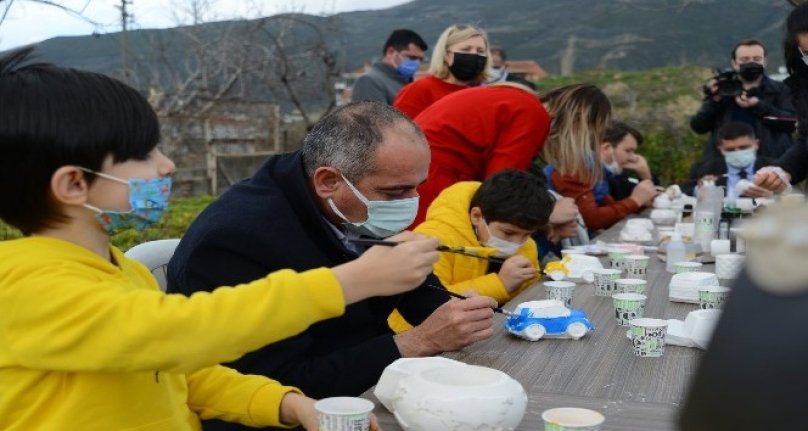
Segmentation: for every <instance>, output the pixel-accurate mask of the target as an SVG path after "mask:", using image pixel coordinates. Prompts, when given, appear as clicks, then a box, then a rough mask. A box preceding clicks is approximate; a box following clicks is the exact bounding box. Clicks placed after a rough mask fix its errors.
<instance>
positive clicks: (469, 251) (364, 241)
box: [349, 238, 505, 265]
mask: <svg viewBox="0 0 808 431" xmlns="http://www.w3.org/2000/svg"><path fill="white" fill-rule="evenodd" d="M349 241H351V242H352V243H354V244H356V245H364V246H368V247H370V246H374V245H382V246H385V247H395V246H397V245H399V244H400V243H399V242H396V241H386V240H383V239H371V238H357V239H350V240H349ZM438 251H443V252H447V253H455V254H462V255H463V256H469V257H475V258H477V259H484V260H487V261H489V262H491V263H496V264H500V265H501V264H502V263H503V262H505V259H503V258H500V257H494V256H485V255H483V254H482V253H479V252H477V251H476V250H475V249H474V248H473V247H466V246H462V245H458V246H453V245H446V244H439V245H438Z"/></svg>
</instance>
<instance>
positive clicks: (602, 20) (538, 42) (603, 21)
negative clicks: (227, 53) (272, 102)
mask: <svg viewBox="0 0 808 431" xmlns="http://www.w3.org/2000/svg"><path fill="white" fill-rule="evenodd" d="M790 8H791V6H790V5H789V4H788V2H787V1H785V0H496V1H492V0H441V1H435V0H415V1H412V2H409V3H405V4H402V5H399V6H396V7H392V8H389V9H384V10H376V11H357V12H348V13H341V14H337V15H334V16H332V17H329V18H328V20H330V22H331V24H332V25H336V27H338V29H337V30H329V34H328V36H327V37H328V39H329V42H330V43H331V44H332V47H333V48H334V49H335V51H336V52H338V53H339V54H340V59H339V64H340V66H342V68H344V70H352V69H354V68H357V67H359V66H361V65H362V64H363V63H364V62H366V61H369V60H371V59H373V58H377V57H378V56H379V55H380V53H381V45H382V44H383V43H384V40H385V38H386V37H387V35H388V34H389V33H390V31H391V30H392V29H395V28H411V29H413V30H415V31H417V32H419V33H420V34H421V35H422V36H423V37H424V39H425V40H426V41H427V43H429V44H430V46H432V45H434V43H435V41H436V40H437V38H438V36H439V35H440V33H441V32H442V31H443V29H444V28H446V27H447V26H448V25H450V24H453V23H469V24H474V25H478V26H480V27H482V28H484V29H486V30H487V31H488V33H489V38H490V39H491V42H492V43H493V44H495V45H498V46H501V47H504V48H505V49H506V50H507V51H508V55H509V57H510V58H513V59H532V60H536V61H537V62H538V63H539V64H541V65H542V67H543V68H544V69H545V70H547V71H548V72H550V73H560V72H561V71H562V66H561V64H562V60H563V61H564V62H565V63H566V65H565V67H564V72H574V71H581V70H588V69H593V68H606V69H612V70H642V69H648V68H653V67H660V66H670V65H682V64H699V65H703V66H708V67H715V66H722V67H723V66H726V65H727V63H728V60H729V52H730V49H731V48H732V46H733V45H734V44H735V43H736V42H737V41H739V40H741V39H746V38H757V39H761V40H762V41H763V42H764V43H766V45H767V46H768V48H769V58H770V62H771V64H772V65H779V64H781V63H782V61H781V57H782V55H781V47H780V42H781V39H782V35H783V22H784V19H785V16H786V14H787V13H788V11H789V10H790ZM309 19H311V20H312V21H313V22H318V21H319V22H322V21H324V20H325V18H323V17H313V16H311V17H309ZM229 24H232V23H208V24H203V26H204V27H207V28H208V30H209V31H205V33H207V34H210V35H215V34H216V33H217V29H220V28H223V27H224V26H225V25H229ZM155 34H161V35H162V36H161V37H162V38H163V39H171V38H172V34H174V35H176V34H177V31H176V29H166V30H139V31H134V32H131V33H130V43H131V44H132V45H131V48H130V49H131V50H133V51H137V50H138V49H145V48H147V47H148V46H147V44H146V42H145V41H147V40H150V39H152V38H153V37H154V35H155ZM213 37H215V36H213ZM180 49H181V48H180ZM40 53H41V55H42V58H43V59H45V60H48V61H54V62H56V63H60V64H66V65H71V66H76V67H80V68H86V69H91V70H97V71H103V72H111V71H116V70H119V67H120V57H119V34H114V33H113V34H104V35H100V36H95V37H94V36H86V37H58V38H53V39H49V40H47V41H45V42H43V43H42V44H41V48H40Z"/></svg>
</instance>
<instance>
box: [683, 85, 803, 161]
mask: <svg viewBox="0 0 808 431" xmlns="http://www.w3.org/2000/svg"><path fill="white" fill-rule="evenodd" d="M750 91H751V92H752V95H754V96H757V97H758V99H759V100H760V101H759V102H758V104H757V105H755V106H754V107H753V108H749V110H750V113H751V114H752V116H753V117H754V119H755V122H754V124H753V125H752V126H753V127H754V129H755V134H756V135H757V137H758V139H759V140H760V149H759V150H758V154H759V155H761V156H766V157H771V158H774V159H776V158H777V157H780V156H781V155H782V154H783V153H785V152H786V151H787V150H788V149H789V148H790V147H791V145H792V144H793V140H792V137H791V134H792V133H793V132H794V125H793V123H791V122H784V121H776V120H770V119H764V118H763V117H787V118H794V117H795V116H796V114H795V110H794V106H793V104H792V101H791V92H790V91H789V89H788V87H787V86H786V85H785V84H783V83H782V82H777V81H773V80H771V79H769V77H767V76H763V80H762V81H761V83H760V86H759V87H757V88H755V89H752V90H750ZM733 108H738V106H737V104H736V103H735V99H734V98H730V97H725V98H723V99H721V101H719V102H716V101H714V100H713V98H712V96H707V97H705V98H704V101H703V102H702V104H701V108H699V111H698V112H697V113H696V115H694V116H693V117H691V118H690V128H691V129H693V131H694V132H696V133H708V132H709V133H710V137H709V139H707V144H706V147H705V148H704V153H703V154H702V157H701V161H706V160H710V159H717V158H720V157H721V152H720V151H718V146H717V145H716V142H717V139H718V138H717V136H716V135H717V133H718V129H720V128H721V126H723V125H724V124H726V123H729V122H731V121H733V120H732V113H733ZM738 109H740V108H738Z"/></svg>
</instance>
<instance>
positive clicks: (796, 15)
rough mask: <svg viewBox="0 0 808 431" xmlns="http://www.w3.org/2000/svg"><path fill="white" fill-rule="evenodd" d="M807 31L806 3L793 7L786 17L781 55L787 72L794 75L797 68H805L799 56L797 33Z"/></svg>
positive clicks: (807, 11)
mask: <svg viewBox="0 0 808 431" xmlns="http://www.w3.org/2000/svg"><path fill="white" fill-rule="evenodd" d="M800 33H808V3H803V4H801V5H799V6H797V7H795V8H794V10H792V11H791V13H789V14H788V18H786V37H785V38H784V39H783V55H784V56H785V61H786V68H787V69H788V73H789V74H791V75H794V74H795V73H796V72H797V70H798V69H803V70H804V68H805V64H804V63H803V62H802V56H800V51H799V49H798V48H799V44H797V35H799V34H800Z"/></svg>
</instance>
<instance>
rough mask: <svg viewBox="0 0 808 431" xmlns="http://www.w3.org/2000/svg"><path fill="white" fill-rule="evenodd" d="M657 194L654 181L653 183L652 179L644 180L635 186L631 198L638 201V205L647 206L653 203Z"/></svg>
mask: <svg viewBox="0 0 808 431" xmlns="http://www.w3.org/2000/svg"><path fill="white" fill-rule="evenodd" d="M656 195H657V190H656V187H655V186H654V183H652V182H651V180H642V181H640V182H639V183H638V184H637V185H636V186H635V187H634V190H632V191H631V196H629V198H631V199H633V200H634V202H637V205H639V206H645V205H647V204H649V203H651V201H652V200H653V199H654V197H655V196H656Z"/></svg>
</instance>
